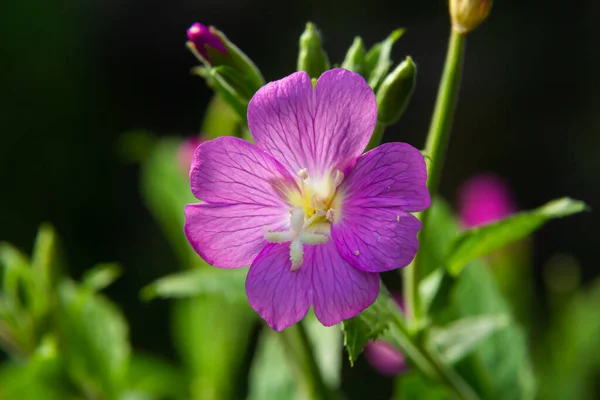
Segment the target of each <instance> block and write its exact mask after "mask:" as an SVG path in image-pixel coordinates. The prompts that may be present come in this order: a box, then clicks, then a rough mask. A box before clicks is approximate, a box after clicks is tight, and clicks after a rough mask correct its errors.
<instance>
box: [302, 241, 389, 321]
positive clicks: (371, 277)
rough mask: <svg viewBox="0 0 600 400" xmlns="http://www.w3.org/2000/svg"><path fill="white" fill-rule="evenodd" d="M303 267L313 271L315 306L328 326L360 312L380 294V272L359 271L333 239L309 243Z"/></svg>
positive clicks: (319, 316) (319, 317)
mask: <svg viewBox="0 0 600 400" xmlns="http://www.w3.org/2000/svg"><path fill="white" fill-rule="evenodd" d="M302 268H306V269H309V268H310V269H311V270H312V273H313V276H312V283H313V308H314V310H315V315H316V316H317V319H318V320H319V321H320V322H321V323H322V324H323V325H325V326H331V325H335V324H337V323H339V322H341V321H343V320H345V319H348V318H352V317H354V316H356V315H358V314H359V313H360V312H362V311H363V310H364V309H365V308H367V307H369V306H370V305H371V304H373V302H374V301H375V299H377V296H378V294H379V274H374V273H368V272H363V271H359V270H358V269H356V268H354V267H353V266H352V265H350V264H349V263H347V262H346V261H345V260H344V259H343V258H342V257H341V256H340V253H339V252H338V251H337V249H336V246H335V244H334V243H333V241H332V240H330V241H329V242H327V243H325V244H321V245H316V246H305V255H304V263H303V264H302V266H301V267H300V269H302Z"/></svg>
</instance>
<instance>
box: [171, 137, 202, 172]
mask: <svg viewBox="0 0 600 400" xmlns="http://www.w3.org/2000/svg"><path fill="white" fill-rule="evenodd" d="M202 142H204V139H203V138H202V137H201V136H192V137H189V138H186V139H185V140H184V141H183V142H181V144H180V145H179V148H178V149H177V162H178V163H179V168H180V169H181V171H182V172H183V173H184V174H188V173H189V171H190V167H191V165H192V159H193V157H194V152H195V151H196V149H197V148H198V146H200V144H201V143H202Z"/></svg>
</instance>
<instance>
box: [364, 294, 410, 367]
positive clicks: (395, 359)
mask: <svg viewBox="0 0 600 400" xmlns="http://www.w3.org/2000/svg"><path fill="white" fill-rule="evenodd" d="M394 298H395V299H396V302H397V303H398V307H400V309H401V310H402V312H404V300H403V298H402V295H400V294H397V295H394ZM364 354H365V358H366V359H367V361H368V362H369V364H371V365H372V366H373V368H375V369H376V370H377V371H379V372H380V373H381V374H383V375H388V376H396V375H398V374H401V373H403V372H406V371H407V370H408V369H409V367H408V364H406V360H405V359H404V354H402V352H401V351H400V350H398V349H397V348H395V347H394V346H392V345H391V344H389V343H388V342H386V341H385V340H371V341H369V343H367V345H366V346H365V352H364Z"/></svg>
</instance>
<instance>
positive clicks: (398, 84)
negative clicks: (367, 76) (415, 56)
mask: <svg viewBox="0 0 600 400" xmlns="http://www.w3.org/2000/svg"><path fill="white" fill-rule="evenodd" d="M416 79H417V67H416V65H415V63H414V62H413V60H412V58H410V57H406V60H404V61H402V62H401V63H400V64H399V65H398V66H397V67H396V68H395V69H394V70H393V71H392V72H390V73H389V74H388V76H387V77H386V78H385V79H384V81H383V82H382V83H381V86H380V87H379V89H378V90H377V107H378V109H379V111H378V115H377V121H378V122H379V123H381V124H383V125H391V124H393V123H394V122H396V121H398V119H400V116H401V115H402V113H403V112H404V110H405V109H406V106H407V105H408V102H409V101H410V98H411V96H412V93H413V90H414V88H415V83H416Z"/></svg>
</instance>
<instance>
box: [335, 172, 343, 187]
mask: <svg viewBox="0 0 600 400" xmlns="http://www.w3.org/2000/svg"><path fill="white" fill-rule="evenodd" d="M343 180H344V173H343V172H342V171H340V170H339V169H338V170H336V171H335V176H334V178H333V187H334V188H336V189H337V187H338V186H340V184H341V183H342V181H343Z"/></svg>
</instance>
